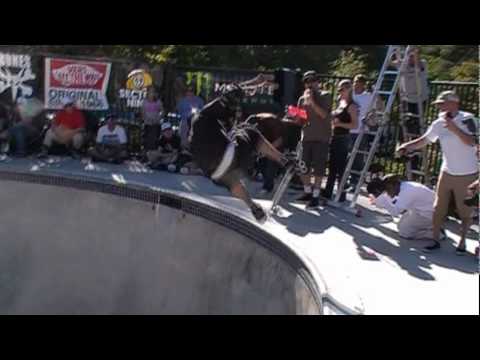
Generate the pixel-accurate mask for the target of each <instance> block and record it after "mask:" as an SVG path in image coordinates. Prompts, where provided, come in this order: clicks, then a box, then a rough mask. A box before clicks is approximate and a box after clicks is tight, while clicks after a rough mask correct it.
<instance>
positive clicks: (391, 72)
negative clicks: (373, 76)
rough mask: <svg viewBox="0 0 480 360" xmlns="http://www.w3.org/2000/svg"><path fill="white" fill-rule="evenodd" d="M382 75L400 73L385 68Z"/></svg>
mask: <svg viewBox="0 0 480 360" xmlns="http://www.w3.org/2000/svg"><path fill="white" fill-rule="evenodd" d="M383 74H384V75H398V74H400V72H399V71H395V70H387V71H385V72H384V73H383Z"/></svg>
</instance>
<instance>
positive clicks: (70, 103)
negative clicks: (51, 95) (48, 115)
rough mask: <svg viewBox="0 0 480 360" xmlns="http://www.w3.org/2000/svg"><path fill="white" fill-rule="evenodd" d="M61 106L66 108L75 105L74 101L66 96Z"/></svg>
mask: <svg viewBox="0 0 480 360" xmlns="http://www.w3.org/2000/svg"><path fill="white" fill-rule="evenodd" d="M62 104H63V106H67V105H73V104H75V100H74V99H72V98H71V97H69V96H66V97H64V98H63V99H62Z"/></svg>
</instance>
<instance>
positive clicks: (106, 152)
mask: <svg viewBox="0 0 480 360" xmlns="http://www.w3.org/2000/svg"><path fill="white" fill-rule="evenodd" d="M90 156H91V157H92V158H93V160H94V161H99V162H117V163H121V162H123V161H124V160H125V159H127V157H128V154H127V150H126V149H125V147H123V146H122V147H120V146H118V147H116V146H103V145H98V144H97V146H96V147H95V148H93V149H92V150H91V151H90Z"/></svg>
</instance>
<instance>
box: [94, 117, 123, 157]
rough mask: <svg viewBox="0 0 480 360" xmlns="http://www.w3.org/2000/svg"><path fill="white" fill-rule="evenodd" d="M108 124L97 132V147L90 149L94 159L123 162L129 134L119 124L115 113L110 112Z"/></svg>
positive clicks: (107, 119)
mask: <svg viewBox="0 0 480 360" xmlns="http://www.w3.org/2000/svg"><path fill="white" fill-rule="evenodd" d="M105 120H106V124H105V125H104V126H102V127H101V128H100V129H99V130H98V133H97V140H96V145H95V148H93V149H91V150H90V151H89V154H90V156H91V157H92V159H93V160H94V161H103V162H110V163H117V164H120V163H122V162H123V161H124V160H125V159H126V158H127V157H128V153H127V135H126V134H125V130H124V128H123V127H121V126H120V125H118V124H117V119H116V117H115V115H114V114H108V115H107V117H106V119H105Z"/></svg>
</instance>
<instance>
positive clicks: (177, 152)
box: [147, 122, 182, 172]
mask: <svg viewBox="0 0 480 360" xmlns="http://www.w3.org/2000/svg"><path fill="white" fill-rule="evenodd" d="M181 149H182V146H181V139H180V136H179V135H178V134H176V133H174V131H173V128H172V124H170V123H168V122H167V123H163V124H162V134H161V135H160V139H159V142H158V149H157V150H152V151H148V152H147V158H148V165H149V166H150V167H151V168H153V169H156V170H168V171H169V172H177V171H178V170H179V164H178V162H179V160H180V157H181Z"/></svg>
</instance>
